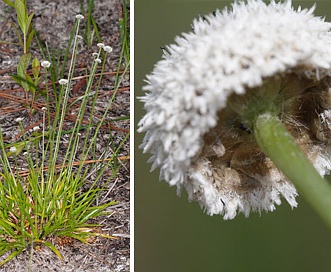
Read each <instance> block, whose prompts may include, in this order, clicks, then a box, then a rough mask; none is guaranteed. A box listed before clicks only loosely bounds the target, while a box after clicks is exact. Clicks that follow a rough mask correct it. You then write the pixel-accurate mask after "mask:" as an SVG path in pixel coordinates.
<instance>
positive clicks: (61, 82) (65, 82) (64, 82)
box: [59, 78, 69, 85]
mask: <svg viewBox="0 0 331 272" xmlns="http://www.w3.org/2000/svg"><path fill="white" fill-rule="evenodd" d="M68 82H69V80H68V79H64V78H62V79H60V80H59V84H60V85H66V84H68Z"/></svg>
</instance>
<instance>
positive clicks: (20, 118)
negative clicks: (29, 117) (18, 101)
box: [15, 117, 24, 123]
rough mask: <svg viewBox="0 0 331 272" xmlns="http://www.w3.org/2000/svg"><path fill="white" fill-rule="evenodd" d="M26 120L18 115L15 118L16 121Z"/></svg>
mask: <svg viewBox="0 0 331 272" xmlns="http://www.w3.org/2000/svg"><path fill="white" fill-rule="evenodd" d="M23 120H24V118H23V117H18V118H16V119H15V122H17V123H19V122H22V121H23Z"/></svg>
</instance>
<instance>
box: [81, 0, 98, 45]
mask: <svg viewBox="0 0 331 272" xmlns="http://www.w3.org/2000/svg"><path fill="white" fill-rule="evenodd" d="M87 1H88V2H87V11H86V10H85V9H84V5H83V4H84V1H83V0H80V12H81V13H82V14H84V15H86V16H85V17H86V26H85V32H84V33H83V35H82V36H83V39H84V42H85V43H86V44H87V46H88V48H90V47H91V46H92V44H93V40H94V36H96V38H97V42H98V43H100V42H101V38H100V34H99V29H98V26H97V23H96V22H95V19H94V17H93V10H94V0H87Z"/></svg>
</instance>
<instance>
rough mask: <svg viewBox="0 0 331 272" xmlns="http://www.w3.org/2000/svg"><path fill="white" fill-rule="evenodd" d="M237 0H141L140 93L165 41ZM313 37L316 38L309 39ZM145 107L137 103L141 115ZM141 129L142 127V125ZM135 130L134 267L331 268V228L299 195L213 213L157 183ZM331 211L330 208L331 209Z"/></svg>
mask: <svg viewBox="0 0 331 272" xmlns="http://www.w3.org/2000/svg"><path fill="white" fill-rule="evenodd" d="M314 2H316V3H317V8H316V10H315V15H317V16H322V17H324V16H325V17H326V20H327V21H330V20H331V1H293V5H294V6H295V7H298V6H299V5H300V6H301V7H302V8H305V7H311V6H312V5H313V4H314ZM230 3H231V1H203V0H200V1H198V0H196V1H189V0H177V1H176V0H173V1H169V0H168V1H165V0H153V1H152V0H138V1H136V2H135V60H134V61H135V62H134V63H135V96H136V97H137V96H138V97H139V96H143V95H144V92H143V91H142V86H143V85H144V82H143V80H144V78H145V75H146V74H147V73H150V72H151V71H152V69H153V66H154V64H155V63H156V62H157V61H158V60H160V59H161V56H162V51H161V49H160V47H162V46H164V45H166V44H170V43H172V42H173V40H174V37H175V36H176V35H180V34H181V33H182V32H187V31H190V30H191V23H192V20H193V18H196V17H197V16H198V14H208V13H210V12H212V11H214V10H215V9H217V8H218V9H222V8H223V7H224V6H229V5H230ZM307 42H309V41H307ZM143 114H144V110H143V105H142V103H140V102H138V101H136V103H135V120H136V121H135V122H136V123H137V122H138V121H139V120H140V118H141V117H142V115H143ZM135 128H136V126H135ZM142 138H143V135H140V134H137V133H136V134H135V203H134V204H135V271H136V272H154V271H158V272H170V271H171V272H177V271H190V272H195V271H208V272H209V271H226V272H238V271H239V272H241V271H255V272H260V271H269V272H273V271H301V272H306V271H307V272H308V271H331V257H330V256H331V231H330V230H329V229H327V227H326V226H324V224H323V222H322V221H321V220H320V218H319V217H318V216H317V215H316V214H315V213H314V211H313V210H312V209H311V208H310V207H309V206H308V205H307V204H306V203H305V201H304V198H303V197H299V198H298V199H297V200H298V202H299V207H298V208H296V209H294V210H291V208H290V206H289V205H288V204H287V203H286V201H285V200H284V201H283V204H282V205H281V206H279V207H277V209H276V211H274V212H272V213H268V214H266V213H263V214H262V215H261V216H260V215H259V214H251V216H250V217H249V218H248V219H246V218H244V216H243V215H242V214H240V215H239V216H238V217H236V218H235V219H234V220H232V221H224V220H223V219H222V217H221V216H216V215H215V216H212V217H211V216H208V215H206V214H204V213H203V211H202V210H201V209H200V207H199V205H198V204H197V203H195V202H192V203H189V202H188V200H187V195H186V193H185V192H183V193H182V196H181V197H178V196H177V194H176V188H171V187H169V185H168V184H167V183H165V182H158V175H159V173H158V170H156V171H154V172H152V173H150V171H149V169H150V166H151V165H150V164H147V159H148V158H149V155H143V154H142V153H141V150H140V149H138V145H139V144H140V143H141V141H142ZM330 212H331V211H330Z"/></svg>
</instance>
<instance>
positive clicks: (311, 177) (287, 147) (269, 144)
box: [254, 113, 331, 228]
mask: <svg viewBox="0 0 331 272" xmlns="http://www.w3.org/2000/svg"><path fill="white" fill-rule="evenodd" d="M254 134H255V139H256V141H257V144H258V145H259V147H260V148H261V150H262V151H263V152H264V153H265V154H266V155H267V156H268V157H270V159H271V160H272V161H273V162H274V163H275V165H276V166H277V167H278V169H280V170H281V171H282V172H283V174H285V176H286V177H287V178H288V179H289V180H291V181H292V182H293V184H294V185H295V186H296V187H297V188H298V189H299V190H300V191H301V192H302V194H303V196H304V197H305V199H306V200H307V202H309V203H310V205H311V206H312V207H313V208H314V209H315V210H316V212H317V213H318V214H319V215H320V216H321V217H322V219H323V220H324V221H325V223H326V224H327V225H328V226H329V227H330V228H331V198H330V195H331V187H330V185H329V184H328V183H327V181H326V180H324V179H323V178H322V177H321V176H320V175H319V174H318V172H317V171H316V169H315V168H314V167H313V166H312V164H311V162H310V161H309V160H308V159H307V157H306V156H305V154H304V153H303V152H302V150H301V149H300V148H299V146H298V145H297V144H296V143H295V140H294V139H293V137H292V136H291V135H290V133H289V132H288V131H287V129H286V128H285V127H284V125H283V124H282V122H281V121H280V120H279V118H278V117H277V116H275V115H273V114H271V113H263V114H260V115H258V116H257V118H256V120H255V122H254Z"/></svg>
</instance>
